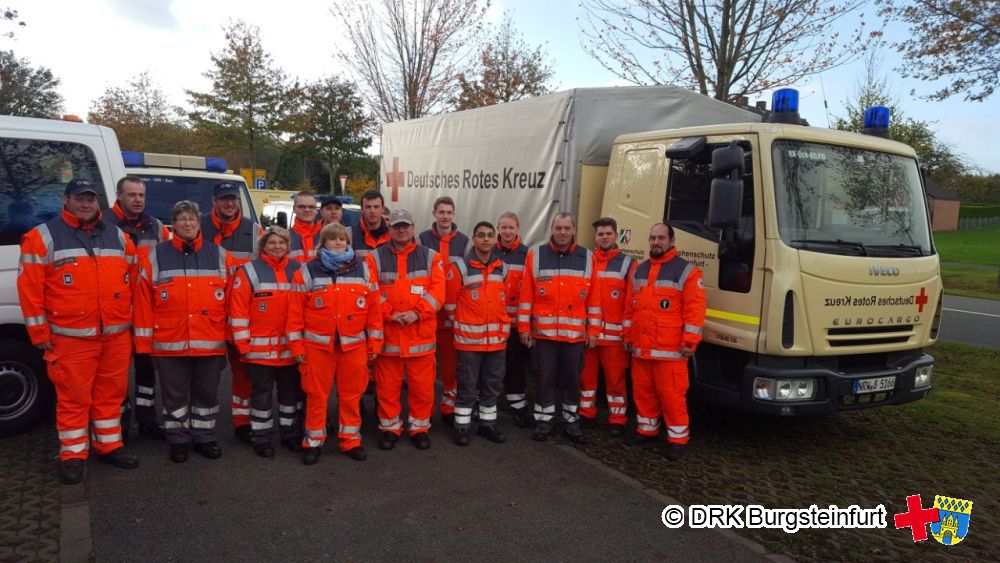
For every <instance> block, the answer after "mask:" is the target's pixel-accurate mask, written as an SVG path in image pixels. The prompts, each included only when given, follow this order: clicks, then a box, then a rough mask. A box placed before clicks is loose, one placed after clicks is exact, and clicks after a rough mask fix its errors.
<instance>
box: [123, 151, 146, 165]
mask: <svg viewBox="0 0 1000 563" xmlns="http://www.w3.org/2000/svg"><path fill="white" fill-rule="evenodd" d="M122 160H123V161H124V162H125V166H127V167H129V168H142V167H143V166H146V155H145V154H143V153H141V152H135V151H122Z"/></svg>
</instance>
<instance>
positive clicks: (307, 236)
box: [288, 192, 323, 264]
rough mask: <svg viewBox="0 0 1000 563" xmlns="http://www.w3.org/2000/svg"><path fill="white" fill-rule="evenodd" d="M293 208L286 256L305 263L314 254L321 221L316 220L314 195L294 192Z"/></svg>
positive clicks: (316, 212)
mask: <svg viewBox="0 0 1000 563" xmlns="http://www.w3.org/2000/svg"><path fill="white" fill-rule="evenodd" d="M294 209H295V211H294V214H293V217H294V219H293V223H292V228H291V230H290V233H289V234H290V235H291V237H292V238H291V245H290V249H291V250H290V251H289V253H288V258H289V259H291V260H295V261H297V262H301V263H303V264H305V263H306V262H308V261H309V260H311V259H312V258H313V256H316V243H317V242H318V241H319V231H320V229H322V228H323V222H322V221H317V220H316V215H317V214H318V210H317V209H316V196H314V195H313V194H311V193H309V192H299V193H297V194H295V207H294Z"/></svg>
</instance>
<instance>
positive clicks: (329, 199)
mask: <svg viewBox="0 0 1000 563" xmlns="http://www.w3.org/2000/svg"><path fill="white" fill-rule="evenodd" d="M327 205H336V206H337V207H340V208H343V207H344V202H342V201H340V200H339V199H337V196H335V195H325V196H323V197H321V198H320V199H319V208H320V209H323V208H324V207H326V206H327Z"/></svg>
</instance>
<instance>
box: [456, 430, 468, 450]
mask: <svg viewBox="0 0 1000 563" xmlns="http://www.w3.org/2000/svg"><path fill="white" fill-rule="evenodd" d="M455 445H457V446H468V445H469V427H468V426H459V427H458V428H456V429H455Z"/></svg>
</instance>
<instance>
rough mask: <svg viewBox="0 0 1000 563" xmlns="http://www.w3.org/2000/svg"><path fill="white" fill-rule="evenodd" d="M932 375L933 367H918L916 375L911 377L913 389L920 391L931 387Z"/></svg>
mask: <svg viewBox="0 0 1000 563" xmlns="http://www.w3.org/2000/svg"><path fill="white" fill-rule="evenodd" d="M933 373H934V366H933V365H929V366H920V367H918V368H917V375H916V376H914V377H913V388H914V389H922V388H924V387H930V386H931V374H933Z"/></svg>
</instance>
